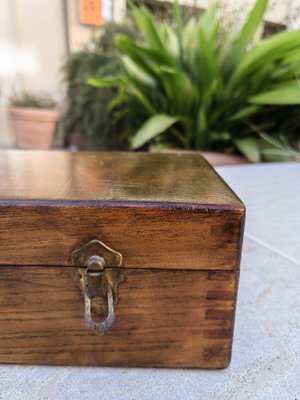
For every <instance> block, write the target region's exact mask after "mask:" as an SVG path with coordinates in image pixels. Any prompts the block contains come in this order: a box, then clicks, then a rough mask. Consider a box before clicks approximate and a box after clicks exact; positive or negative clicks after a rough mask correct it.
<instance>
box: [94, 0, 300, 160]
mask: <svg viewBox="0 0 300 400" xmlns="http://www.w3.org/2000/svg"><path fill="white" fill-rule="evenodd" d="M267 4H268V0H257V2H256V4H255V5H254V7H253V9H252V11H251V13H250V14H249V16H248V18H247V20H246V22H245V23H244V25H243V26H242V28H241V30H239V31H237V30H236V25H237V24H234V26H233V28H232V29H231V30H230V31H229V32H224V31H222V30H221V29H220V23H219V22H218V19H217V17H216V12H217V2H214V3H213V4H212V6H211V7H210V8H209V9H208V10H207V11H206V12H205V13H204V15H203V16H202V17H200V18H198V19H195V18H191V19H190V20H189V21H188V22H187V23H186V24H184V23H183V22H182V19H181V14H180V9H179V6H178V4H177V3H176V4H175V7H174V27H173V26H172V25H169V24H167V23H165V22H157V21H156V20H155V18H154V16H153V15H152V14H151V12H150V11H149V10H148V9H147V8H145V7H143V6H141V7H139V8H138V7H136V6H132V12H133V15H134V18H135V21H136V24H137V26H138V28H139V31H140V33H141V34H142V36H143V40H142V41H141V42H136V41H134V40H133V39H132V38H130V37H129V36H127V35H119V36H118V37H117V39H116V45H117V47H118V49H119V50H120V51H121V53H122V55H123V57H122V72H121V73H120V74H117V75H116V76H110V77H106V78H105V77H104V78H103V75H102V77H100V78H93V79H90V83H91V84H92V85H94V86H97V87H102V86H111V87H117V88H118V95H117V96H116V98H115V101H114V105H115V106H123V107H124V114H125V113H126V115H127V116H128V117H129V118H130V121H131V132H132V136H133V138H132V141H131V145H132V148H134V149H135V148H139V147H140V146H143V145H144V144H146V143H148V142H153V141H154V142H155V143H158V144H159V145H160V146H175V147H183V148H186V149H197V150H220V149H221V150H223V149H224V148H226V149H227V150H228V151H230V150H233V151H234V150H236V149H238V150H239V151H240V152H241V153H243V154H244V155H245V156H246V157H248V158H249V159H250V160H252V161H259V160H260V159H261V157H262V154H263V151H265V147H266V141H264V140H263V139H262V138H261V137H260V136H259V135H258V134H257V133H256V132H255V131H254V130H253V129H252V127H251V124H255V125H256V126H258V129H259V130H262V131H267V132H268V133H270V132H274V130H276V131H277V132H280V130H281V128H283V127H284V125H285V122H286V120H287V119H289V115H290V112H293V110H294V109H295V105H298V104H300V90H299V85H298V82H297V76H298V74H299V72H300V57H299V52H300V31H291V32H280V33H278V34H275V35H273V36H272V37H269V38H267V39H263V40H260V41H258V40H257V31H258V28H259V26H260V24H261V23H262V18H263V15H264V12H265V10H266V7H267ZM100 76H101V75H100ZM279 115H281V117H282V118H279V117H278V116H279ZM293 121H294V128H295V129H294V130H293V131H292V132H290V131H289V132H288V134H291V135H294V136H293V138H295V136H296V137H299V132H300V130H299V129H300V116H299V112H298V115H297V116H296V115H294V116H293Z"/></svg>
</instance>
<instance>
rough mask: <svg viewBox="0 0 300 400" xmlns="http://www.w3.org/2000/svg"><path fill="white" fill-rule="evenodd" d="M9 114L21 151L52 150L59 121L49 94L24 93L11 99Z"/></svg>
mask: <svg viewBox="0 0 300 400" xmlns="http://www.w3.org/2000/svg"><path fill="white" fill-rule="evenodd" d="M9 114H10V118H11V121H12V126H13V129H14V132H15V136H16V141H17V146H18V147H19V148H20V149H50V148H51V145H52V141H53V137H54V133H55V129H56V124H57V121H58V119H59V111H58V110H57V109H56V103H55V102H54V101H53V99H52V98H51V97H50V96H49V95H48V94H44V93H42V94H40V95H36V94H34V93H31V92H27V91H23V92H20V93H15V94H14V95H13V96H12V97H11V98H10V108H9Z"/></svg>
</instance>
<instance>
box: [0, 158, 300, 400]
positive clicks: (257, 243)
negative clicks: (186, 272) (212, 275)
mask: <svg viewBox="0 0 300 400" xmlns="http://www.w3.org/2000/svg"><path fill="white" fill-rule="evenodd" d="M218 171H219V173H220V174H221V175H222V176H223V178H224V179H225V180H226V181H227V182H228V183H229V184H230V185H231V187H232V188H233V189H234V190H235V191H236V193H237V194H238V195H239V196H240V197H241V199H242V200H243V201H244V202H245V204H246V206H247V223H246V235H245V241H244V250H243V260H242V267H241V280H240V289H239V298H238V308H237V316H236V328H235V338H234V348H233V357H232V363H231V365H230V367H229V368H228V369H226V370H223V371H202V370H167V369H164V370H162V369H123V368H122V369H121V368H65V367H34V366H5V365H3V366H0V399H1V400H19V399H22V400H50V399H51V400H52V399H55V400H69V399H70V400H71V399H72V400H76V399H78V400H79V399H80V400H81V399H82V400H83V399H87V400H96V399H97V400H100V399H110V400H117V399H118V400H119V399H120V400H129V399H143V400H146V399H149V400H150V399H151V400H154V399H164V400H177V399H178V400H183V399H195V400H209V399H211V400H227V399H228V400H229V399H230V400H235V399H236V400H254V399H255V400H258V399H259V400H295V399H298V400H299V399H300V164H266V165H246V166H237V167H223V168H219V169H218Z"/></svg>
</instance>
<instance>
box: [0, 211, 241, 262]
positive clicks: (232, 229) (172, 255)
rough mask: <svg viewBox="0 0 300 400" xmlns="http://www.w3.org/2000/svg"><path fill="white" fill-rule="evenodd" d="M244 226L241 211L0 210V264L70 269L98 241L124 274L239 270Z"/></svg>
mask: <svg viewBox="0 0 300 400" xmlns="http://www.w3.org/2000/svg"><path fill="white" fill-rule="evenodd" d="M243 222H244V209H243V208H238V209H221V208H220V207H219V208H218V206H216V207H215V208H213V209H211V208H205V207H204V206H203V208H202V209H198V210H193V209H192V208H191V209H166V208H163V209H160V208H146V207H144V206H143V207H116V206H111V207H107V206H105V207H104V206H102V207H101V206H70V205H69V206H66V205H61V206H28V205H27V206H21V205H19V206H1V207H0V264H2V265H24V264H27V265H71V254H72V251H73V250H75V249H76V248H78V247H80V246H82V245H83V244H85V243H87V242H88V241H89V240H91V239H98V240H100V241H102V242H104V243H105V244H106V245H108V246H109V247H111V248H113V249H114V250H116V251H118V252H120V253H121V254H122V255H123V259H124V263H125V264H124V265H125V267H126V268H159V269H203V270H206V269H217V270H222V269H224V270H226V269H237V268H238V267H239V259H240V243H241V240H240V239H241V237H242V235H243ZM187 260H188V261H187Z"/></svg>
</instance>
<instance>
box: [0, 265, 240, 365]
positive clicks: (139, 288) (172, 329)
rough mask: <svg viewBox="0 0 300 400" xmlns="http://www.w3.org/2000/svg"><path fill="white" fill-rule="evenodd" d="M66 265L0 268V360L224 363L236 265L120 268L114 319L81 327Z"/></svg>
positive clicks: (77, 292) (228, 347)
mask: <svg viewBox="0 0 300 400" xmlns="http://www.w3.org/2000/svg"><path fill="white" fill-rule="evenodd" d="M73 274H74V269H73V268H69V267H50V266H49V267H48V268H44V266H41V267H32V266H20V267H9V266H2V267H1V275H0V326H1V329H0V362H5V363H35V364H65V365H107V366H161V367H201V368H224V367H226V366H227V365H228V363H229V361H230V355H231V346H232V333H233V319H234V310H235V301H236V289H237V281H238V271H235V272H234V271H222V272H221V271H215V272H213V271H210V272H205V271H178V270H177V271H174V270H172V271H163V270H144V269H135V270H132V269H128V270H126V282H125V283H123V284H121V285H120V286H119V301H118V306H117V309H116V322H115V323H114V325H113V326H112V327H111V330H110V331H109V332H108V334H107V335H106V336H104V337H102V338H99V337H97V336H96V335H94V333H93V332H91V331H89V330H87V329H85V327H84V324H83V300H82V297H81V293H80V290H79V289H78V286H77V283H76V282H75V281H74V279H73Z"/></svg>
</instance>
